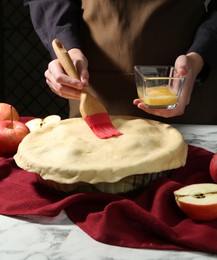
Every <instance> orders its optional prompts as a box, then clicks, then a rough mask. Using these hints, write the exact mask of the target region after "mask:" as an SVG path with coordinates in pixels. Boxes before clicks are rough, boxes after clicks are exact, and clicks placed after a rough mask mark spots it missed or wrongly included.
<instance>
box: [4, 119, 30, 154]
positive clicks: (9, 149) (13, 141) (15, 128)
mask: <svg viewBox="0 0 217 260" xmlns="http://www.w3.org/2000/svg"><path fill="white" fill-rule="evenodd" d="M29 132H30V131H29V128H28V127H27V126H26V125H25V124H24V123H22V122H19V121H12V120H4V121H0V156H12V155H14V154H15V153H16V152H17V148H18V145H19V144H20V142H21V141H22V140H23V138H24V137H25V136H26V135H27V134H28V133H29Z"/></svg>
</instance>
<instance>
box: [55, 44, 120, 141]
mask: <svg viewBox="0 0 217 260" xmlns="http://www.w3.org/2000/svg"><path fill="white" fill-rule="evenodd" d="M52 46H53V49H54V52H55V54H56V56H57V58H58V60H59V62H60V64H61V65H62V66H63V68H64V70H65V72H66V73H67V74H68V75H69V76H70V77H72V78H77V79H79V76H78V73H77V71H76V68H75V66H74V64H73V62H72V60H71V57H70V56H69V54H68V52H67V50H66V49H65V48H64V46H63V44H62V43H61V42H60V41H59V40H58V39H54V40H53V42H52ZM79 80H80V79H79ZM80 113H81V116H82V117H83V119H84V120H85V122H86V123H87V125H88V126H89V127H90V129H91V130H92V131H93V133H94V134H95V135H96V136H97V137H99V138H101V139H105V138H110V137H115V136H119V135H122V133H121V132H120V131H119V130H118V129H116V128H115V127H114V125H113V124H112V122H111V120H110V117H109V114H108V112H107V110H106V108H105V107H104V105H103V104H102V103H101V102H100V101H99V100H98V99H97V98H95V97H94V96H93V95H91V94H90V93H89V92H88V91H87V90H85V89H84V90H82V91H81V97H80Z"/></svg>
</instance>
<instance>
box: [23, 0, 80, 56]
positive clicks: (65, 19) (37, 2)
mask: <svg viewBox="0 0 217 260" xmlns="http://www.w3.org/2000/svg"><path fill="white" fill-rule="evenodd" d="M24 5H26V6H28V7H29V10H30V15H31V19H32V23H33V26H34V29H35V31H36V33H37V34H38V36H39V37H40V39H41V41H42V42H43V44H44V45H45V47H46V48H47V49H48V51H49V52H50V55H51V57H52V58H54V57H56V56H55V54H54V52H53V49H52V44H51V43H52V40H53V39H55V38H58V39H59V40H61V41H62V43H63V44H64V46H65V48H66V49H71V48H80V42H79V24H80V18H81V6H80V1H77V0H74V1H69V0H56V1H53V0H24Z"/></svg>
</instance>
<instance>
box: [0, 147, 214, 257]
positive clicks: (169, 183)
mask: <svg viewBox="0 0 217 260" xmlns="http://www.w3.org/2000/svg"><path fill="white" fill-rule="evenodd" d="M212 156H213V153H211V152H209V151H206V150H204V149H202V148H196V147H193V146H189V153H188V159H187V163H186V166H185V167H182V168H179V169H177V170H173V171H172V172H171V176H168V177H161V178H159V179H157V180H155V181H154V182H153V183H151V184H150V185H149V186H148V187H147V188H146V189H144V191H143V192H142V193H140V194H139V195H138V196H136V197H134V198H132V197H130V198H129V196H124V195H112V194H106V193H100V192H99V193H97V192H89V193H78V194H72V195H66V194H62V193H59V192H56V191H50V190H48V189H47V188H46V187H45V186H43V184H40V183H39V182H37V176H36V174H34V173H29V172H27V171H24V170H22V169H19V168H18V167H17V166H16V164H15V162H14V160H13V158H0V213H1V214H5V215H11V216H13V215H31V214H32V215H42V216H50V217H52V216H55V215H57V214H58V213H59V212H60V211H61V210H63V209H64V210H65V212H66V214H67V215H68V217H69V218H70V219H71V220H72V221H73V222H74V223H76V224H77V225H78V226H79V227H80V228H81V229H82V230H83V231H85V232H86V233H87V234H89V235H90V236H91V237H92V238H94V239H95V240H97V241H100V242H103V243H106V244H112V245H117V246H124V247H133V248H155V249H177V250H198V251H205V252H212V253H217V243H216V238H217V220H216V221H209V222H201V223H200V222H196V221H192V220H191V219H189V218H188V217H187V216H186V215H185V214H184V213H182V212H181V210H180V209H179V208H178V207H177V205H176V203H175V200H174V195H173V191H174V190H176V189H178V188H180V187H182V186H184V185H189V184H192V183H203V182H212V180H211V177H210V173H209V163H210V160H211V158H212Z"/></svg>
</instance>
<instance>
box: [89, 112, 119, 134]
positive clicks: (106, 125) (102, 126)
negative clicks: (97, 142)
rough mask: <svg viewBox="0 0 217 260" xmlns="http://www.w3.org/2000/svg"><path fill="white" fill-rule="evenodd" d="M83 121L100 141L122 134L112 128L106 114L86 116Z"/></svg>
mask: <svg viewBox="0 0 217 260" xmlns="http://www.w3.org/2000/svg"><path fill="white" fill-rule="evenodd" d="M85 121H86V123H87V124H88V126H89V127H90V128H91V130H92V131H93V133H94V134H95V135H96V136H97V137H99V138H101V139H106V138H110V137H115V136H119V135H122V134H123V133H121V132H120V131H118V130H117V129H116V128H115V127H114V126H113V124H112V122H111V120H110V117H109V115H108V113H100V114H93V115H89V116H86V117H85Z"/></svg>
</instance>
